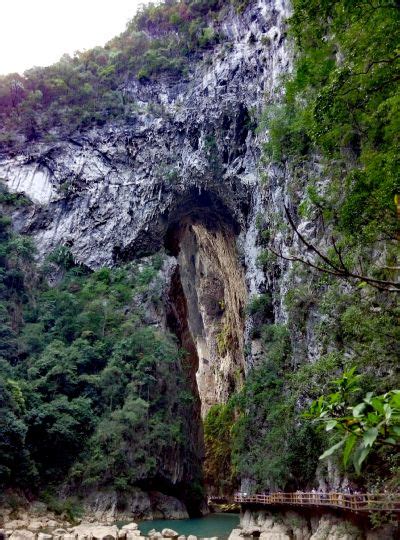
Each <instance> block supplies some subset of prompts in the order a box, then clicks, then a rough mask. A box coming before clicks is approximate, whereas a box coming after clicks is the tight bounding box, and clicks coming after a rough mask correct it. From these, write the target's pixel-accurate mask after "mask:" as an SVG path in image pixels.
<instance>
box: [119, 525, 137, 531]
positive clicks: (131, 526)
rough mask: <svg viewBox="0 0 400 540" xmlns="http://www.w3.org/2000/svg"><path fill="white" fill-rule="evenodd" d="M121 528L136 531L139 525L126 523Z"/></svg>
mask: <svg viewBox="0 0 400 540" xmlns="http://www.w3.org/2000/svg"><path fill="white" fill-rule="evenodd" d="M121 528H122V530H123V531H136V530H137V529H138V528H139V525H138V524H137V523H128V524H127V525H123V526H122V527H121Z"/></svg>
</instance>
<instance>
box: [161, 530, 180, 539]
mask: <svg viewBox="0 0 400 540" xmlns="http://www.w3.org/2000/svg"><path fill="white" fill-rule="evenodd" d="M161 534H162V535H163V538H178V536H179V534H178V533H177V532H176V531H174V530H173V529H163V530H162V531H161Z"/></svg>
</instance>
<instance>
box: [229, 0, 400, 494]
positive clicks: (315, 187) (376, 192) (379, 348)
mask: <svg viewBox="0 0 400 540" xmlns="http://www.w3.org/2000/svg"><path fill="white" fill-rule="evenodd" d="M399 23H400V9H399V5H398V2H394V1H393V2H392V1H386V0H385V1H380V0H377V1H376V2H361V1H360V2H358V1H351V2H349V1H347V0H335V1H327V2H321V1H319V0H318V1H317V0H316V1H312V0H311V1H310V0H294V2H293V14H292V17H291V19H290V21H289V27H290V34H291V36H292V38H294V41H295V44H296V58H295V69H294V73H293V76H292V77H291V78H290V79H288V81H287V82H286V94H285V97H284V100H283V103H282V105H281V106H279V107H274V108H272V107H269V106H268V105H267V108H266V112H265V118H264V122H265V124H264V125H265V127H266V128H267V129H268V132H269V141H268V143H267V144H266V147H265V152H264V158H263V159H264V160H265V162H270V161H271V160H272V161H273V162H275V163H276V164H277V165H279V164H283V165H285V166H286V167H287V168H288V170H289V171H290V172H291V176H292V180H291V185H290V186H289V189H290V190H291V193H292V195H293V197H294V198H293V207H291V208H289V213H291V214H292V218H293V222H294V227H295V226H296V225H295V224H296V222H297V220H298V218H299V217H300V218H303V219H304V218H306V219H308V220H310V221H311V222H313V223H314V224H315V229H316V231H323V233H324V234H325V237H327V238H328V239H329V238H332V240H331V246H330V247H329V245H328V250H325V251H324V250H322V254H326V255H327V257H328V258H329V259H330V260H331V261H332V262H333V263H334V264H336V265H338V266H340V265H341V264H342V263H343V264H344V265H345V266H346V268H348V269H349V270H350V271H351V272H353V273H355V274H357V275H365V276H369V277H371V278H373V279H380V280H382V281H385V280H386V281H395V280H396V278H397V277H398V226H399V222H398V218H397V216H396V207H395V204H394V197H395V195H396V194H397V193H398V192H399V191H400V185H399V174H398V172H399V155H400V154H399V150H400V145H399V86H398V80H399V70H400V57H399V52H398V50H397V49H396V44H397V43H398V41H399V29H400V24H399ZM311 158H313V159H314V160H315V159H318V161H319V162H320V164H321V166H320V167H318V168H317V169H316V168H313V167H310V165H309V163H310V160H311ZM299 170H301V174H300V175H299V174H298V171H299ZM267 188H268V186H267ZM299 193H301V194H302V195H299ZM261 222H262V220H261ZM268 225H269V230H267V231H263V230H262V229H263V227H262V226H261V228H260V233H261V236H262V237H263V238H264V239H266V241H267V242H270V246H271V249H272V251H273V252H276V251H277V250H276V248H275V246H274V243H273V239H274V236H275V234H274V233H275V230H274V225H273V224H271V223H269V224H268ZM280 227H281V228H282V227H283V229H284V230H285V234H286V236H287V237H288V238H290V240H289V242H288V245H289V246H290V243H291V239H292V238H293V237H296V232H295V231H294V229H293V228H292V227H291V226H290V225H289V223H288V224H287V226H285V225H284V224H280ZM276 232H278V230H277V231H276ZM267 233H268V234H267ZM317 234H319V233H317ZM269 239H272V241H271V240H269ZM315 241H316V242H317V241H318V238H316V239H315ZM303 247H304V251H302V249H301V243H300V251H299V250H298V251H297V252H295V251H294V250H292V251H291V249H292V248H289V250H288V251H286V252H285V256H286V257H287V258H289V259H292V260H293V261H294V260H297V262H294V263H293V266H292V270H291V277H292V283H291V286H290V290H289V291H288V292H287V294H286V297H285V299H284V302H285V306H286V310H287V313H288V329H289V333H290V335H291V336H292V343H293V344H294V345H295V350H293V351H292V355H291V358H290V361H289V362H286V365H285V364H283V365H282V366H281V367H280V368H278V369H277V365H276V363H275V367H274V369H272V366H271V362H270V360H268V356H269V351H270V345H269V344H264V348H265V357H266V359H267V362H268V363H269V365H268V367H266V368H264V369H265V372H264V373H263V371H262V370H263V367H262V366H261V367H259V368H256V369H255V370H254V371H253V372H252V373H251V374H250V376H249V378H248V380H247V381H246V385H245V388H244V390H243V394H244V395H248V396H249V397H248V398H247V402H245V406H244V408H243V411H244V413H243V414H244V416H243V418H244V419H242V420H240V422H244V423H246V422H247V423H248V427H247V429H246V430H245V432H244V436H243V437H242V438H241V439H238V443H239V444H238V447H237V453H238V458H236V463H237V467H238V471H239V473H240V475H242V476H245V477H247V478H250V479H251V480H253V482H254V483H255V484H256V485H257V486H258V487H260V488H265V487H279V488H287V487H288V486H290V485H291V480H292V478H293V476H292V474H291V472H290V467H289V466H288V464H287V463H286V462H287V461H290V460H291V459H292V458H293V457H294V456H295V454H294V452H293V448H292V449H291V448H289V446H290V441H292V440H293V437H298V436H301V430H302V429H303V428H302V426H304V423H305V425H306V426H307V427H306V429H307V435H306V439H305V440H306V442H307V444H310V442H311V441H312V440H314V441H315V442H314V443H313V451H311V452H307V451H305V452H304V453H303V459H302V460H301V461H302V464H303V466H304V467H305V469H306V471H307V473H306V474H302V473H301V472H300V473H299V472H298V471H297V472H296V475H295V478H297V479H298V481H299V483H300V484H301V485H303V486H305V485H310V482H312V479H313V477H314V475H315V470H316V466H317V463H318V459H317V458H318V452H319V451H320V450H322V448H329V441H328V439H327V435H328V434H326V435H323V434H322V433H319V432H316V431H315V428H314V427H313V425H312V424H308V423H307V420H306V419H305V418H304V417H303V416H302V411H305V410H307V408H308V405H309V404H310V402H311V401H312V400H313V399H317V398H318V396H320V394H321V393H322V392H326V393H327V394H328V393H329V391H330V388H331V387H330V384H331V381H332V380H333V379H335V378H337V376H338V375H339V374H340V372H341V371H342V370H343V369H345V368H346V367H347V368H348V367H350V366H357V368H358V369H359V371H360V372H361V375H360V376H359V378H358V379H357V385H358V392H357V395H355V396H353V399H352V400H350V402H349V403H348V404H347V405H348V406H349V407H351V406H355V405H356V404H357V399H359V400H361V401H362V397H363V396H364V395H365V394H366V393H367V392H370V393H369V394H368V395H369V396H372V395H373V394H375V395H376V394H383V393H385V392H389V391H391V390H392V389H393V388H396V387H398V386H399V382H400V381H399V371H398V365H397V364H398V358H399V356H400V351H399V337H400V329H399V319H398V317H399V304H398V298H397V296H398V294H396V293H395V292H387V291H386V290H385V287H378V288H376V287H374V286H371V284H370V283H368V282H366V280H363V279H362V278H357V279H353V278H348V279H347V280H346V283H344V282H343V281H341V280H340V277H339V278H338V277H336V276H333V275H331V274H329V273H328V272H329V270H332V268H330V267H329V265H327V264H326V262H325V261H324V260H323V259H322V258H321V257H318V256H316V257H315V259H314V261H315V260H316V263H317V264H318V265H319V266H322V268H323V269H324V270H325V272H321V273H318V272H316V271H315V270H314V269H313V268H311V266H310V265H307V264H302V263H301V260H305V261H306V260H307V259H308V260H310V258H309V254H310V250H308V252H307V255H305V250H306V248H305V246H304V245H303ZM314 255H316V253H314ZM262 263H263V264H264V268H265V269H266V271H271V270H272V271H273V268H274V257H271V256H265V257H264V258H263V259H262ZM372 285H374V283H372ZM386 289H387V288H386ZM313 317H314V319H313ZM315 317H316V318H315ZM310 325H312V326H313V327H314V331H316V337H317V339H318V346H317V357H316V358H314V359H313V362H312V363H309V361H310V359H309V357H308V353H307V350H306V342H307V333H308V331H309V328H310ZM314 354H315V352H314ZM298 366H300V367H298ZM254 380H255V381H256V382H257V384H258V385H259V388H260V390H258V392H257V391H255V390H254ZM268 381H269V382H268ZM264 389H265V391H266V393H265V396H264V398H261V399H260V403H259V404H258V405H256V403H257V397H256V396H257V395H259V396H262V391H264ZM332 395H336V394H331V396H332ZM391 395H392V394H387V396H391ZM274 396H276V398H274ZM393 396H397V394H393ZM366 399H367V398H366ZM382 399H383V398H382ZM385 399H386V398H385ZM387 399H389V397H388V398H387ZM390 399H392V398H390ZM393 399H397V398H396V397H393ZM327 400H328V401H329V396H327V397H326V398H321V399H320V400H318V401H316V405H315V407H317V408H318V403H319V404H321V403H322V404H323V403H325V404H326V403H327ZM354 400H355V401H354ZM275 403H276V404H275ZM263 404H265V405H264V407H266V411H265V412H264V413H263V414H261V419H260V420H259V422H254V424H255V425H257V423H258V424H259V425H262V426H263V425H264V424H263V421H262V419H264V420H265V421H267V423H269V427H268V428H267V429H266V430H264V429H261V430H260V431H257V430H256V429H254V428H252V423H253V421H254V416H257V412H258V411H260V409H261V408H262V407H263ZM364 406H365V407H367V403H366V401H364ZM388 406H389V405H388ZM357 411H358V409H357ZM320 412H322V415H323V416H324V413H323V411H320ZM314 413H315V411H314ZM274 414H276V417H277V420H276V427H274V423H273V422H272V423H271V421H269V422H268V418H272V419H273V417H274V416H273V415H274ZM315 414H316V413H315ZM343 414H344V413H343ZM282 418H285V421H284V422H282V421H281V419H282ZM369 420H371V418H369ZM343 421H345V420H343ZM371 421H372V420H371ZM388 421H389V423H390V424H391V425H393V426H395V425H396V424H398V416H396V415H395V414H393V416H392V417H391V418H390V419H389V420H388ZM240 422H239V426H240ZM339 423H340V422H339V421H338V423H337V424H335V426H338V425H339ZM378 424H379V422H378ZM331 425H333V424H331ZM340 425H341V424H340ZM363 425H364V424H363ZM365 425H367V424H365ZM374 425H375V424H374ZM374 425H372V424H371V426H369V427H370V428H371V429H372V431H368V433H369V435H371V433H375V429H376V428H375V427H374ZM379 425H380V424H379ZM291 426H293V428H291ZM379 429H380V428H379ZM393 430H394V431H393ZM397 430H398V427H397V426H396V427H393V429H390V430H389V431H390V433H392V437H391V438H392V439H393V438H395V439H396V440H397V438H398V431H397ZM389 431H388V433H389ZM357 433H358V432H357ZM331 434H333V435H336V434H337V430H333V432H332V433H331ZM362 435H363V433H361V439H362ZM354 437H355V435H354ZM354 437H351V440H350V443H347V445H346V450H345V452H346V455H347V458H348V457H349V455H350V454H351V452H354V451H355V453H354V459H353V461H354V465H355V467H356V471H358V472H359V470H360V465H361V463H362V461H363V460H364V459H367V466H366V471H367V474H366V475H365V476H364V478H363V479H361V478H359V477H358V478H356V479H357V481H358V482H363V481H367V482H369V486H370V487H371V486H375V485H376V482H377V481H379V482H385V481H386V482H389V483H390V485H391V486H392V487H393V486H394V485H395V484H396V480H395V479H396V478H397V481H398V478H399V476H400V473H399V453H398V452H397V447H396V446H395V445H389V444H388V445H387V446H386V449H384V448H379V449H376V450H375V449H374V448H371V446H373V445H370V444H369V439H368V435H367V436H366V437H367V439H368V440H367V443H368V444H367V447H366V448H364V447H363V441H364V439H362V441H361V443H360V444H358V443H357V441H356V439H355V438H354ZM330 440H331V441H332V442H336V443H338V447H339V446H341V445H342V444H344V443H343V442H338V440H339V439H338V438H336V439H335V437H334V438H333V439H332V438H330ZM271 442H272V443H273V444H272V446H271ZM332 442H331V444H332ZM345 442H346V441H345ZM364 442H365V441H364ZM356 443H357V444H356ZM350 444H351V445H352V446H351V448H350V446H349V445H350ZM296 447H298V445H296ZM356 448H357V450H356ZM257 454H258V456H257ZM251 456H255V457H254V458H253V459H252V460H250V461H249V457H251ZM367 456H368V458H367ZM360 458H362V459H360ZM347 463H348V459H345V465H347ZM270 469H271V470H270ZM348 474H349V475H350V476H351V472H350V471H348Z"/></svg>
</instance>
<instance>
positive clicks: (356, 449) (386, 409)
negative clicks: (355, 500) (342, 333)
mask: <svg viewBox="0 0 400 540" xmlns="http://www.w3.org/2000/svg"><path fill="white" fill-rule="evenodd" d="M359 380H360V375H356V373H355V368H352V369H350V370H349V371H347V372H344V373H343V375H342V377H340V378H339V379H336V380H335V381H333V382H334V385H335V391H334V392H333V393H332V394H329V395H328V396H320V397H319V398H318V399H317V400H315V401H314V402H313V403H312V405H311V407H310V409H309V410H308V412H307V413H306V414H305V415H304V416H305V417H306V418H309V419H313V420H315V421H317V422H322V423H323V424H324V425H325V431H327V432H331V433H332V434H337V435H339V436H340V440H339V442H336V443H335V444H334V445H333V446H331V447H330V448H328V450H326V451H325V452H324V453H323V454H322V455H321V456H320V459H325V458H327V457H329V456H331V455H332V454H334V453H335V452H336V451H338V450H342V457H343V464H344V466H345V467H346V466H347V465H348V462H349V459H350V457H351V456H352V462H353V466H354V468H355V470H356V472H357V473H360V471H361V466H362V464H363V462H364V461H365V459H366V458H367V456H368V455H369V453H370V452H371V450H372V449H373V448H374V449H376V448H379V447H382V446H388V447H391V448H395V449H398V450H400V390H392V391H390V392H387V393H386V394H383V395H380V396H374V395H373V393H372V392H369V393H368V394H366V396H365V397H364V399H363V400H362V402H361V403H358V404H356V405H351V404H350V403H351V398H352V396H353V395H354V394H356V393H358V392H359V390H360V388H359V386H358V383H359Z"/></svg>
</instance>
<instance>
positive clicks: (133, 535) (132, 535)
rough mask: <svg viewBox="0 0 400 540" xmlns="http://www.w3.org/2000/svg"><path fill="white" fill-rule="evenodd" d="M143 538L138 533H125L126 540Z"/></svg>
mask: <svg viewBox="0 0 400 540" xmlns="http://www.w3.org/2000/svg"><path fill="white" fill-rule="evenodd" d="M142 538H144V536H141V534H140V531H127V533H126V540H142Z"/></svg>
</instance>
